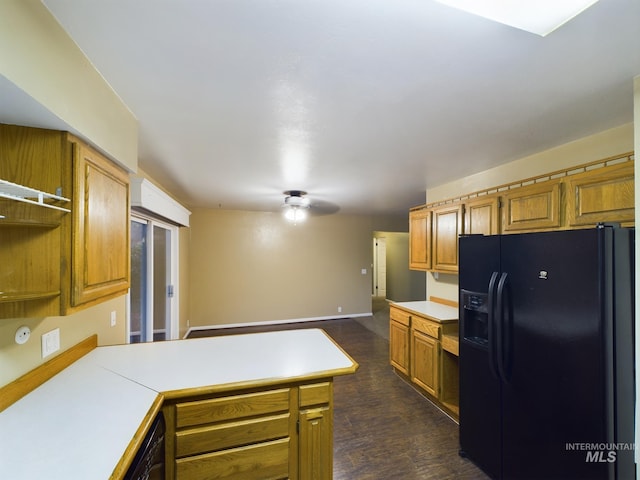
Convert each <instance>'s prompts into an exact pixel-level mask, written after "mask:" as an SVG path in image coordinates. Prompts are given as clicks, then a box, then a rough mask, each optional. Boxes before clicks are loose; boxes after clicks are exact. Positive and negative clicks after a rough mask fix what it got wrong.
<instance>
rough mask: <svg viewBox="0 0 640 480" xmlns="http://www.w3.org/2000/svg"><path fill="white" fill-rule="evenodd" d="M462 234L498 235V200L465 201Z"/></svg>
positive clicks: (479, 198)
mask: <svg viewBox="0 0 640 480" xmlns="http://www.w3.org/2000/svg"><path fill="white" fill-rule="evenodd" d="M464 233H465V234H467V235H475V234H480V235H496V234H498V233H500V198H499V197H498V196H496V195H492V196H483V197H477V198H474V199H472V200H465V202H464Z"/></svg>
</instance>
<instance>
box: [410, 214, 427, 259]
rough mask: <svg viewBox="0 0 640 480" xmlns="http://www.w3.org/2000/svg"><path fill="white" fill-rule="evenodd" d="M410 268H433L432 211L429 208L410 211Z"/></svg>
mask: <svg viewBox="0 0 640 480" xmlns="http://www.w3.org/2000/svg"><path fill="white" fill-rule="evenodd" d="M409 268H410V269H411V270H429V269H430V268H431V211H430V210H427V209H419V210H411V211H410V212H409Z"/></svg>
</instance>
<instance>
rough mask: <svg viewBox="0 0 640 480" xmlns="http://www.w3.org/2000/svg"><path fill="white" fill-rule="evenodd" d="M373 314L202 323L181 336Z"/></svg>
mask: <svg viewBox="0 0 640 480" xmlns="http://www.w3.org/2000/svg"><path fill="white" fill-rule="evenodd" d="M371 315H373V313H372V312H368V313H353V314H349V315H346V316H345V315H335V316H333V315H332V316H328V317H307V318H291V319H288V320H268V321H265V322H247V323H226V324H223V325H203V326H197V327H189V329H188V330H187V333H185V334H184V337H183V338H188V337H189V335H190V334H191V332H196V331H198V330H221V329H224V328H238V327H258V326H264V325H281V324H286V323H302V322H317V321H319V320H338V319H341V318H355V317H370V316H371Z"/></svg>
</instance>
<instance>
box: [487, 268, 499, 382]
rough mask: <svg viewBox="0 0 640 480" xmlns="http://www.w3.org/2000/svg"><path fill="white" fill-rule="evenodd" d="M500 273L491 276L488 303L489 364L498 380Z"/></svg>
mask: <svg viewBox="0 0 640 480" xmlns="http://www.w3.org/2000/svg"><path fill="white" fill-rule="evenodd" d="M498 275H499V274H498V272H493V273H492V274H491V279H490V280H489V288H488V292H487V293H488V295H487V297H488V301H487V334H488V335H487V336H488V339H487V340H488V341H489V363H490V365H491V371H492V372H493V374H494V376H495V377H496V378H498V379H499V378H500V372H499V370H498V355H497V351H496V344H497V342H498V338H497V335H496V333H497V332H496V315H495V306H496V302H495V297H496V283H497V281H498Z"/></svg>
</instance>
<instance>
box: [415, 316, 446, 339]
mask: <svg viewBox="0 0 640 480" xmlns="http://www.w3.org/2000/svg"><path fill="white" fill-rule="evenodd" d="M411 328H413V329H414V330H417V331H419V332H421V333H424V334H425V335H429V336H430V337H433V338H435V339H436V340H439V339H440V331H441V330H442V327H441V326H440V324H439V323H436V322H432V321H430V320H427V319H426V318H422V317H418V316H413V317H411Z"/></svg>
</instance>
